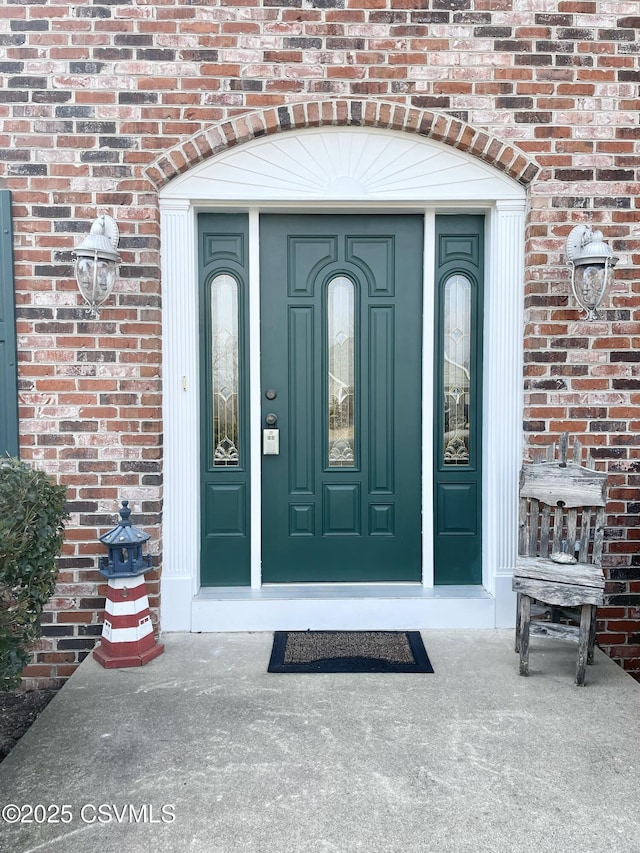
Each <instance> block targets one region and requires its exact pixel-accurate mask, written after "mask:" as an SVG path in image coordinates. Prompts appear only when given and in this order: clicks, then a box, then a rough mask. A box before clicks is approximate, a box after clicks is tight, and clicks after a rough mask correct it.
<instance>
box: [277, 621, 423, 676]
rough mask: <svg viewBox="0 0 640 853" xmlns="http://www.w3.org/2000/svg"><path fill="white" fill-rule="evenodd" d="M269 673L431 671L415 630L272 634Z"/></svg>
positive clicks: (417, 632)
mask: <svg viewBox="0 0 640 853" xmlns="http://www.w3.org/2000/svg"><path fill="white" fill-rule="evenodd" d="M268 671H269V672H433V667H432V666H431V661H430V660H429V656H428V655H427V652H426V649H425V647H424V644H423V642H422V637H421V636H420V632H419V631H276V632H275V634H274V636H273V649H272V650H271V660H270V661H269V670H268Z"/></svg>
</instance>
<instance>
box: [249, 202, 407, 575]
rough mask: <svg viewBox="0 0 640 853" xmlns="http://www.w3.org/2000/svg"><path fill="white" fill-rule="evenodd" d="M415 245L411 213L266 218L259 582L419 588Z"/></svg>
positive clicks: (263, 240)
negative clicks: (266, 446)
mask: <svg viewBox="0 0 640 853" xmlns="http://www.w3.org/2000/svg"><path fill="white" fill-rule="evenodd" d="M422 235H423V221H422V218H421V217H419V216H346V215H344V216H311V215H310V216H281V215H265V216H262V217H261V225H260V241H261V346H262V354H261V356H262V391H263V398H262V402H263V407H262V414H263V426H265V425H266V422H265V421H264V418H265V417H266V416H267V415H275V416H276V418H277V427H278V429H279V431H280V432H279V437H280V453H279V455H277V456H263V472H262V474H263V476H262V494H263V543H262V544H263V557H262V560H263V563H262V570H263V580H264V581H265V582H311V581H316V582H322V581H324V582H329V581H333V582H347V581H400V580H406V581H409V580H412V581H418V580H420V578H421V549H420V545H421V542H420V535H421V480H420V478H421V413H422V405H421V349H422V346H421V327H422V258H423V250H422V240H423V236H422ZM267 389H273V390H274V391H275V392H276V394H277V396H276V397H275V399H271V400H268V399H266V398H265V396H264V395H265V392H266V391H267Z"/></svg>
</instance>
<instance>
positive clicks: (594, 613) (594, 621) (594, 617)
mask: <svg viewBox="0 0 640 853" xmlns="http://www.w3.org/2000/svg"><path fill="white" fill-rule="evenodd" d="M597 627H598V608H597V607H596V605H595V604H592V605H591V631H590V632H589V649H588V650H587V664H589V665H590V664H592V663H593V654H594V649H595V647H596V629H597Z"/></svg>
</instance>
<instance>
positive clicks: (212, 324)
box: [185, 213, 251, 586]
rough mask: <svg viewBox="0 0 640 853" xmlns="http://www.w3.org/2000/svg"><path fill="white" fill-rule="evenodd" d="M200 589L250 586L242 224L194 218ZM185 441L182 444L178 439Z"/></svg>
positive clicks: (221, 217)
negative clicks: (197, 277)
mask: <svg viewBox="0 0 640 853" xmlns="http://www.w3.org/2000/svg"><path fill="white" fill-rule="evenodd" d="M198 247H199V252H198V255H199V265H200V363H201V370H200V375H201V382H200V400H201V409H202V414H201V425H202V427H201V439H200V447H201V487H200V489H201V528H202V535H201V552H200V580H201V583H202V585H203V586H245V585H246V586H248V585H249V584H250V582H251V560H250V557H251V546H250V518H249V493H250V476H249V475H250V471H249V460H250V457H249V431H248V417H247V413H248V386H249V376H248V364H249V358H248V336H247V334H246V318H247V304H248V299H247V293H248V287H247V285H248V217H247V216H246V214H220V213H204V214H200V216H199V217H198ZM185 440H186V439H185Z"/></svg>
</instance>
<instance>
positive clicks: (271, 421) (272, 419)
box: [264, 412, 278, 427]
mask: <svg viewBox="0 0 640 853" xmlns="http://www.w3.org/2000/svg"><path fill="white" fill-rule="evenodd" d="M264 421H265V423H266V424H267V426H270V427H274V426H275V425H276V424H277V423H278V416H277V415H274V414H273V413H272V412H270V413H269V414H268V415H266V416H265V419H264Z"/></svg>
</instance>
